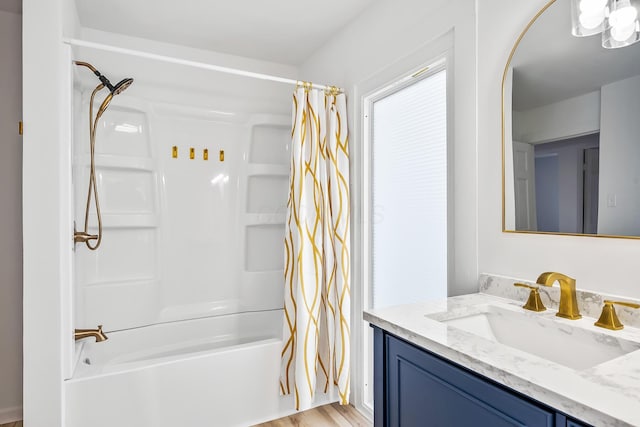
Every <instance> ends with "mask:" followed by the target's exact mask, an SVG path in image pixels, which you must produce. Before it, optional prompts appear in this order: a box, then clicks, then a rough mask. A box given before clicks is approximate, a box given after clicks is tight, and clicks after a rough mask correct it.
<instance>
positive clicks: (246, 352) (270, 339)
mask: <svg viewBox="0 0 640 427" xmlns="http://www.w3.org/2000/svg"><path fill="white" fill-rule="evenodd" d="M282 316H283V314H282V310H270V311H260V312H251V313H239V314H231V315H225V316H216V317H210V318H203V319H195V320H184V321H179V322H171V323H164V324H156V325H152V326H146V327H141V328H136V329H130V330H124V331H116V332H111V333H108V337H109V339H108V340H107V341H105V342H101V343H93V342H90V340H84V341H85V342H83V343H81V344H79V346H81V347H79V348H78V351H77V355H78V360H77V363H76V368H75V370H74V374H73V377H72V378H71V379H69V380H67V381H65V406H66V426H67V427H113V426H118V427H124V426H132V427H133V426H135V427H175V426H190V427H200V426H202V427H214V426H223V427H226V426H250V425H253V424H257V423H261V422H265V421H269V420H273V419H276V418H279V417H282V416H287V415H290V414H292V413H293V412H295V409H294V403H293V398H292V397H291V396H286V397H282V396H280V395H279V392H278V378H279V369H280V352H281V349H282V340H281V338H280V336H281V334H282ZM333 395H334V393H329V394H327V395H324V394H318V401H317V404H318V405H320V404H325V403H329V402H332V401H335V400H337V399H335V398H332V397H333Z"/></svg>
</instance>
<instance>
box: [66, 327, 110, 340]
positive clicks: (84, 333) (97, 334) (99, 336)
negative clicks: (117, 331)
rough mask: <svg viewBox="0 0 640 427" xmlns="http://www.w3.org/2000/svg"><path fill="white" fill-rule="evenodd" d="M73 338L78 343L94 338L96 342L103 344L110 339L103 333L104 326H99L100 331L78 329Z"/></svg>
mask: <svg viewBox="0 0 640 427" xmlns="http://www.w3.org/2000/svg"><path fill="white" fill-rule="evenodd" d="M73 336H74V338H75V339H76V341H78V340H81V339H83V338H89V337H94V338H95V339H96V342H102V341H106V340H108V339H109V338H107V336H106V335H105V334H104V332H102V325H98V329H76V330H75V331H74V333H73Z"/></svg>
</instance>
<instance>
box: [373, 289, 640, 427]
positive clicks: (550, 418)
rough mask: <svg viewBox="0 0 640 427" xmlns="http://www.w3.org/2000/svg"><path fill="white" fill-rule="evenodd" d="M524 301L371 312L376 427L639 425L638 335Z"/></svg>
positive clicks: (469, 299)
mask: <svg viewBox="0 0 640 427" xmlns="http://www.w3.org/2000/svg"><path fill="white" fill-rule="evenodd" d="M481 290H482V286H481ZM518 295H522V294H518ZM524 295H526V293H525V294H524ZM551 296H552V298H553V295H551ZM525 299H526V298H525ZM545 299H547V300H548V298H547V296H545ZM523 302H524V301H521V300H515V299H507V298H502V297H497V296H495V295H488V294H484V293H478V294H472V295H464V296H458V297H451V298H448V299H446V300H442V301H437V302H430V303H420V304H410V305H402V306H395V307H388V308H381V309H376V310H369V311H366V312H365V313H364V319H365V320H366V321H368V322H369V323H370V324H371V325H372V327H373V331H374V402H375V410H374V419H375V426H400V425H401V426H403V427H404V426H451V427H454V426H516V425H517V426H522V425H526V426H549V427H558V426H572V427H577V426H589V425H594V426H637V425H640V412H639V411H638V410H637V408H638V407H639V405H640V329H638V328H636V327H630V326H626V327H625V329H623V330H622V331H609V330H605V329H602V328H597V327H595V326H594V325H593V323H594V321H595V319H594V318H592V317H589V316H590V315H591V313H587V312H583V315H584V317H583V318H582V319H579V320H568V319H561V318H558V317H556V316H555V313H556V311H557V310H556V309H554V308H553V302H551V303H549V302H548V301H547V305H548V308H549V309H548V310H546V311H544V312H540V313H536V312H531V311H527V310H524V309H523V308H522V304H523ZM583 305H584V304H583ZM594 305H595V304H594Z"/></svg>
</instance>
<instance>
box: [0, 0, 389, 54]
mask: <svg viewBox="0 0 640 427" xmlns="http://www.w3.org/2000/svg"><path fill="white" fill-rule="evenodd" d="M4 1H7V0H0V2H4ZM11 1H12V2H13V1H14V0H11ZM375 1H378V0H348V1H344V0H323V1H322V2H315V1H314V2H312V1H310V0H233V1H230V0H186V1H175V0H154V1H152V2H151V1H143V0H110V1H108V2H105V1H104V0H77V1H76V4H77V7H78V15H79V19H80V24H81V25H82V26H83V27H88V28H93V29H97V30H102V31H108V32H113V33H120V34H124V35H128V36H134V37H141V38H146V39H152V40H157V41H162V42H167V43H173V44H178V45H183V46H189V47H194V48H200V49H207V50H212V51H216V52H222V53H228V54H233V55H239V56H245V57H250V58H256V59H262V60H266V61H273V62H278V63H282V64H290V65H299V64H301V63H303V62H304V61H305V60H306V59H307V58H308V57H309V56H310V55H311V54H312V53H313V52H314V51H315V50H316V49H318V48H319V47H321V46H322V45H323V44H325V43H326V42H327V41H328V40H329V39H330V38H331V37H332V36H333V35H334V34H335V33H336V32H337V31H339V30H340V29H341V28H343V27H344V26H346V25H347V24H348V23H349V22H350V21H352V20H353V19H354V18H355V17H357V16H358V15H359V14H360V13H361V12H362V11H363V10H364V9H365V8H367V7H368V6H369V5H371V4H373V3H374V2H375Z"/></svg>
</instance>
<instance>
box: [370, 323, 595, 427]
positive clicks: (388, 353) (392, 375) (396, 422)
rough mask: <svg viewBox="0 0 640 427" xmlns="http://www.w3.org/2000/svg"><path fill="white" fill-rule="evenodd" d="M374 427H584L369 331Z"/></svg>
mask: <svg viewBox="0 0 640 427" xmlns="http://www.w3.org/2000/svg"><path fill="white" fill-rule="evenodd" d="M374 405H375V406H374V426H375V427H414V426H415V427H418V426H419V427H429V426H434V427H467V426H469V427H471V426H474V427H475V426H478V427H484V426H487V427H507V426H509V427H510V426H530V427H570V426H571V427H584V426H583V425H582V424H578V423H576V422H575V421H573V420H569V419H568V418H567V417H566V416H564V415H563V414H560V413H557V412H556V411H555V410H553V409H552V408H549V407H546V406H545V405H543V404H540V403H538V402H535V401H532V400H529V399H527V398H525V397H522V396H521V395H519V394H517V393H516V392H514V391H511V390H509V389H507V388H505V387H503V386H500V385H498V384H495V383H493V382H492V381H491V380H488V379H486V378H483V377H482V376H480V375H477V374H474V373H472V372H469V371H468V370H466V369H464V368H461V367H458V366H456V365H454V364H452V363H450V362H448V361H447V360H445V359H442V358H440V357H438V356H435V355H433V354H431V353H429V352H427V351H426V350H423V349H421V348H419V347H416V346H414V345H413V344H410V343H407V342H406V341H403V340H402V339H400V338H397V337H395V336H394V335H391V334H389V333H387V332H386V331H384V330H382V329H380V328H377V327H374Z"/></svg>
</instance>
